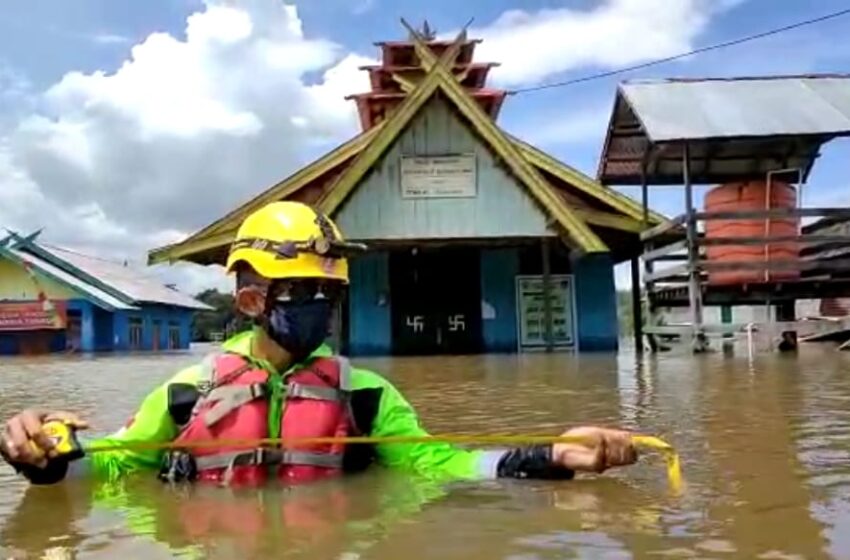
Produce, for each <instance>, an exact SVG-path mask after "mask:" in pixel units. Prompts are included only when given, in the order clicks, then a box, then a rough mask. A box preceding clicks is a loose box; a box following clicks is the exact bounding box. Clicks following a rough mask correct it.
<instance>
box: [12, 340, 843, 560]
mask: <svg viewBox="0 0 850 560" xmlns="http://www.w3.org/2000/svg"><path fill="white" fill-rule="evenodd" d="M203 351H204V350H203V349H197V350H193V352H192V353H191V354H190V353H185V354H173V355H163V356H150V355H148V356H123V357H119V356H116V357H99V358H96V359H82V358H70V359H69V358H59V357H56V358H39V359H3V360H2V361H0V384H1V385H0V415H2V416H3V417H5V416H7V415H8V414H10V413H12V412H13V411H16V410H18V409H19V408H20V407H23V406H25V405H34V404H39V405H42V406H44V407H47V408H66V409H73V410H77V411H79V412H81V413H82V414H84V415H86V416H87V417H89V418H91V420H92V421H93V424H94V431H95V432H96V433H105V432H107V431H110V430H112V429H114V428H116V427H118V426H119V425H121V424H122V423H123V422H124V421H125V420H126V419H127V417H128V416H129V415H130V414H131V413H132V411H133V409H134V407H135V406H136V404H137V403H138V402H139V401H140V400H141V398H142V397H143V395H144V394H145V393H146V391H148V390H149V389H151V388H152V387H153V386H154V385H155V384H156V383H157V382H159V381H161V380H163V379H164V378H166V377H167V376H168V375H169V374H170V373H172V372H173V371H174V370H175V369H176V368H178V367H180V366H182V365H184V364H187V363H190V362H191V361H192V360H194V359H197V358H198V357H199V356H200V355H201V354H202V353H203ZM357 363H358V365H364V366H369V367H372V368H374V369H376V370H378V371H380V372H382V373H384V374H385V375H386V376H388V377H389V378H390V379H391V380H392V381H393V382H394V383H395V384H396V385H398V386H399V387H400V388H401V389H402V390H403V391H404V393H405V395H406V396H407V397H408V399H409V400H410V401H411V402H412V403H413V404H414V406H416V408H417V409H418V411H419V413H420V416H421V419H422V421H423V423H424V424H425V425H426V427H428V428H429V429H430V430H431V431H432V432H441V433H447V432H454V433H457V432H463V433H475V432H479V433H506V432H508V433H517V434H521V433H549V434H557V433H558V432H559V431H561V430H562V429H564V428H566V427H569V426H574V425H577V424H587V423H592V424H607V425H620V426H625V427H627V428H630V429H634V430H638V431H641V432H645V433H649V434H653V435H658V436H660V437H662V438H664V439H666V440H667V441H669V442H670V443H671V444H673V445H674V446H676V448H677V449H678V451H679V453H680V455H681V457H682V467H683V472H684V476H685V479H686V483H687V487H686V489H685V491H684V493H683V494H682V495H681V496H675V495H671V494H670V492H669V491H668V488H667V483H666V477H665V472H664V467H663V463H662V461H661V460H660V459H659V458H656V457H654V456H652V455H646V456H644V457H642V459H641V461H640V463H639V464H638V465H635V466H633V467H629V468H626V469H621V470H619V471H618V472H616V473H613V472H611V473H606V474H604V475H602V476H598V477H597V476H592V477H582V478H581V480H575V481H567V482H557V483H554V482H541V481H516V480H513V481H483V482H464V483H452V484H437V483H433V482H431V483H429V482H425V481H422V480H419V479H415V478H412V477H410V476H408V475H406V474H404V473H396V472H388V471H385V470H382V469H380V468H375V469H373V470H371V471H370V472H368V473H366V474H363V475H358V476H353V477H351V478H349V479H346V480H344V481H339V482H332V483H329V484H322V485H318V486H315V487H306V488H299V489H297V490H291V491H281V490H267V491H259V492H241V493H233V492H231V491H229V490H224V489H207V490H204V491H201V490H195V491H190V490H187V489H185V488H182V489H181V488H169V487H166V486H163V485H161V484H159V483H158V482H157V481H156V480H154V479H153V477H150V476H138V477H136V478H133V479H130V480H128V481H127V482H126V483H124V484H121V485H117V486H103V485H90V484H88V483H86V482H84V481H79V482H74V483H66V484H62V485H58V486H55V487H48V488H35V487H32V488H30V487H27V485H26V484H25V483H24V482H22V481H21V480H20V479H18V478H17V477H16V476H15V475H14V473H13V472H12V471H11V469H9V468H7V467H6V466H5V465H4V466H3V467H0V558H79V559H83V558H128V559H129V558H145V559H155V558H171V557H184V558H238V559H240V560H248V559H254V558H328V559H345V560H352V559H358V558H359V559H364V560H365V559H376V560H383V559H392V560H396V559H405V560H415V559H420V558H421V559H425V558H428V559H432V558H433V559H440V560H449V559H461V558H463V559H473V560H474V559H484V558H487V559H491V558H505V559H512V560H533V559H553V558H603V559H607V558H615V559H620V558H747V559H754V558H759V559H788V558H811V559H817V558H850V355H848V354H847V353H841V352H838V351H836V350H835V347H834V346H818V345H812V346H805V347H804V348H802V349H801V352H800V353H799V354H798V355H779V354H764V355H761V356H757V357H756V358H755V359H754V360H752V361H751V360H750V359H748V357H747V354H746V351H743V352H740V353H739V355H737V356H733V357H730V356H724V355H723V354H722V353H719V352H718V353H715V354H711V355H705V356H698V357H694V356H690V355H688V354H685V353H678V352H673V353H667V354H663V355H659V356H655V357H646V358H643V359H638V358H636V357H635V356H634V354H633V353H631V352H630V351H629V350H628V349H626V350H624V351H622V352H621V353H620V354H619V355H616V356H615V355H605V356H573V355H564V354H555V355H545V354H544V355H533V356H529V355H526V356H522V357H516V356H499V357H494V356H488V357H452V358H431V359H369V360H357Z"/></svg>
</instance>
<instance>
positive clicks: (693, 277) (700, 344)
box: [682, 142, 707, 352]
mask: <svg viewBox="0 0 850 560" xmlns="http://www.w3.org/2000/svg"><path fill="white" fill-rule="evenodd" d="M682 176H683V179H684V182H685V216H686V220H685V223H686V224H687V229H686V231H687V240H688V298H689V300H690V307H691V324H692V327H693V339H692V342H693V350H694V352H704V351H705V350H707V344H706V340H705V334H704V333H703V332H702V294H701V293H700V269H699V265H698V261H699V247H698V246H697V224H696V219H695V217H694V214H695V210H694V193H693V185H692V184H691V150H690V146H689V145H688V143H687V142H685V144H684V146H683V150H682Z"/></svg>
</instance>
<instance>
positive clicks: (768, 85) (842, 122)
mask: <svg viewBox="0 0 850 560" xmlns="http://www.w3.org/2000/svg"><path fill="white" fill-rule="evenodd" d="M620 91H621V93H622V95H623V96H624V98H625V99H626V101H627V102H628V104H629V105H630V106H631V108H632V110H633V111H634V113H635V115H636V116H637V118H638V120H639V121H640V122H641V124H642V125H643V128H644V130H645V131H646V134H647V136H649V138H650V140H652V141H653V142H660V141H670V140H697V139H708V138H728V137H742V136H771V135H806V134H813V135H816V134H821V135H833V134H835V135H838V134H850V76H801V77H776V78H773V77H770V78H736V79H709V80H692V81H691V80H662V81H649V82H626V83H624V84H621V85H620Z"/></svg>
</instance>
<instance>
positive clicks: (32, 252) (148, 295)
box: [0, 230, 212, 310]
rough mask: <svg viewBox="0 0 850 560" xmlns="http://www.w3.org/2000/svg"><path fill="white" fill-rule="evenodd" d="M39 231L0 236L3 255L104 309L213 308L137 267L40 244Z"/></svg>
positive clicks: (0, 248)
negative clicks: (141, 307) (150, 305)
mask: <svg viewBox="0 0 850 560" xmlns="http://www.w3.org/2000/svg"><path fill="white" fill-rule="evenodd" d="M39 233H40V230H39V231H38V232H36V233H34V234H32V235H30V236H21V235H19V234H18V233H16V232H13V231H9V235H8V236H7V237H5V238H2V239H0V256H5V257H6V258H10V259H12V260H15V261H19V262H22V261H26V262H29V263H30V264H31V265H32V266H33V267H34V268H35V269H36V270H38V271H40V272H41V273H42V274H44V275H46V276H48V277H50V278H52V279H53V280H55V281H57V282H59V283H61V284H64V285H65V286H67V287H69V288H70V289H72V290H74V291H75V292H78V293H80V294H82V295H84V296H85V297H87V298H88V299H90V300H91V301H92V302H94V303H95V304H96V305H98V306H100V307H103V308H104V309H108V310H115V309H123V310H135V309H139V306H141V305H143V304H160V305H167V306H172V307H183V308H188V309H194V310H210V309H212V307H210V306H208V305H206V304H205V303H203V302H201V301H199V300H197V299H195V298H194V297H192V296H190V295H188V294H185V293H183V292H180V291H179V290H177V289H175V288H172V287H169V286H166V285H165V284H163V283H162V282H161V281H159V280H158V279H157V278H155V277H154V276H152V275H150V274H146V273H145V272H144V271H142V270H139V269H138V268H136V267H133V266H128V265H126V264H123V263H120V262H115V261H110V260H106V259H102V258H99V257H95V256H91V255H86V254H83V253H79V252H76V251H73V250H70V249H67V248H63V247H57V246H55V245H47V244H43V243H39V242H37V241H36V238H37V237H38V235H39Z"/></svg>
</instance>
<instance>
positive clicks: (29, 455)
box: [0, 409, 88, 468]
mask: <svg viewBox="0 0 850 560" xmlns="http://www.w3.org/2000/svg"><path fill="white" fill-rule="evenodd" d="M52 420H59V421H63V422H67V423H68V424H70V425H71V426H73V427H74V428H76V429H78V430H81V429H85V428H88V423H86V422H85V421H84V420H82V419H81V418H79V417H78V416H77V415H76V414H74V413H72V412H64V411H56V412H45V411H42V410H33V409H28V410H24V411H23V412H21V413H19V414H16V415H15V416H13V417H12V418H10V419H9V420H8V421H7V422H6V425H5V426H4V427H3V433H2V435H1V436H0V454H2V455H3V458H4V459H6V461H8V462H9V463H15V464H19V465H33V466H36V467H39V468H44V467H45V466H47V461H48V459H49V458H50V457H51V456H52V455H53V453H52V450H53V442H51V441H50V438H48V437H47V436H46V435H45V434H44V433H42V431H41V427H42V425H43V424H44V423H46V422H50V421H52ZM33 443H34V444H35V446H36V448H34V447H33V445H32V444H33Z"/></svg>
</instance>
